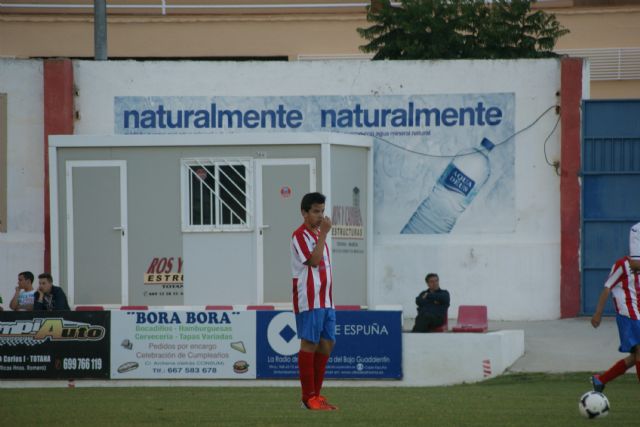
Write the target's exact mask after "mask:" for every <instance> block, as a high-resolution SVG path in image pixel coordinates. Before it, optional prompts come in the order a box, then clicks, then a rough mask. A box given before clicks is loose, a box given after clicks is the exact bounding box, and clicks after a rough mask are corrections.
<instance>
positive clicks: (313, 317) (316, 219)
mask: <svg viewBox="0 0 640 427" xmlns="http://www.w3.org/2000/svg"><path fill="white" fill-rule="evenodd" d="M325 200H326V198H325V196H324V195H322V194H320V193H309V194H305V195H304V197H303V198H302V202H301V203H300V211H301V213H302V217H303V218H304V223H303V224H302V225H301V226H300V227H298V229H297V230H296V231H294V232H293V235H292V237H291V273H292V276H293V311H294V313H295V315H296V327H297V329H298V338H300V340H301V341H300V352H299V353H298V369H299V370H300V384H301V386H302V403H303V405H304V407H305V408H307V409H310V410H314V411H331V410H335V409H337V408H336V407H335V406H334V405H331V404H330V403H329V402H327V399H326V398H325V397H324V396H322V395H321V394H320V390H321V389H322V382H323V380H324V373H325V367H326V365H327V361H328V360H329V355H330V354H331V351H332V350H333V346H334V344H335V341H336V313H335V306H334V304H333V296H332V290H333V288H332V287H333V280H332V279H333V275H332V272H331V260H330V258H329V247H328V246H327V243H326V239H327V234H328V233H329V231H330V230H331V219H329V217H327V216H325V215H324V203H325Z"/></svg>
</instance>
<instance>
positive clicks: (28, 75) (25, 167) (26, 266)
mask: <svg viewBox="0 0 640 427" xmlns="http://www.w3.org/2000/svg"><path fill="white" fill-rule="evenodd" d="M0 93H6V94H7V110H8V112H7V114H8V117H7V127H8V129H7V187H8V188H7V232H6V233H0V277H1V280H0V295H2V298H3V300H4V304H3V307H4V308H5V310H6V309H8V308H9V302H10V301H11V298H12V297H13V295H14V292H15V286H16V284H17V276H18V273H20V272H21V271H32V272H33V273H34V275H35V276H36V277H37V275H38V274H39V273H42V267H43V259H44V213H43V208H44V192H43V188H44V173H43V165H44V154H43V153H44V148H43V135H44V113H43V111H44V107H43V83H42V61H38V60H12V59H0ZM36 280H37V279H36Z"/></svg>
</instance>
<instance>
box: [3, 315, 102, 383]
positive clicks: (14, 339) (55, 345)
mask: <svg viewBox="0 0 640 427" xmlns="http://www.w3.org/2000/svg"><path fill="white" fill-rule="evenodd" d="M109 316H110V312H109V311H96V312H73V311H70V312H67V311H59V312H22V311H18V312H0V378H3V379H8V378H23V379H24V378H28V379H36V378H51V379H56V378H57V379H60V378H64V379H68V378H69V379H70V378H74V379H75V378H109Z"/></svg>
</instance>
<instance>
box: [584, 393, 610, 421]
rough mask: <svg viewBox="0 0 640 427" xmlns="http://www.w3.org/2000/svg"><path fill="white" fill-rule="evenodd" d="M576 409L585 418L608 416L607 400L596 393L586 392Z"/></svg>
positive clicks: (602, 395)
mask: <svg viewBox="0 0 640 427" xmlns="http://www.w3.org/2000/svg"><path fill="white" fill-rule="evenodd" d="M578 409H579V410H580V413H581V414H582V416H583V417H585V418H589V419H591V418H598V417H606V416H607V415H608V414H609V399H607V396H605V395H604V394H602V393H599V392H597V391H588V392H586V393H585V394H583V395H582V397H581V398H580V402H579V403H578Z"/></svg>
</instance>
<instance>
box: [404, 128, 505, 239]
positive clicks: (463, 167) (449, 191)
mask: <svg viewBox="0 0 640 427" xmlns="http://www.w3.org/2000/svg"><path fill="white" fill-rule="evenodd" d="M493 147H494V145H493V143H492V142H491V141H489V140H488V139H487V138H483V139H482V142H481V143H480V146H479V147H476V148H474V149H473V152H471V153H469V151H467V150H468V149H465V150H463V151H461V152H459V153H458V154H456V156H455V157H454V158H453V159H452V160H451V162H450V163H449V165H448V166H447V168H446V169H445V171H444V172H443V173H442V175H440V178H439V179H438V182H436V185H435V186H434V187H433V189H432V190H431V194H429V196H428V197H427V198H426V199H424V200H423V201H422V203H420V206H418V208H417V209H416V211H415V212H414V213H413V215H411V218H410V219H409V222H407V225H405V226H404V228H403V229H402V231H401V233H402V234H439V233H448V232H450V231H451V229H452V228H453V226H454V225H455V223H456V221H457V220H458V217H459V216H460V214H462V212H464V210H465V209H466V208H467V206H469V204H470V203H471V201H472V200H473V198H474V197H475V196H476V194H478V192H479V191H480V188H482V186H483V185H484V183H485V182H487V179H489V175H491V164H490V162H489V156H488V154H489V152H490V151H491V150H492V149H493Z"/></svg>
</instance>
